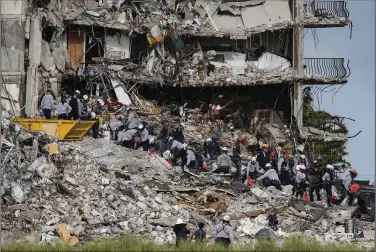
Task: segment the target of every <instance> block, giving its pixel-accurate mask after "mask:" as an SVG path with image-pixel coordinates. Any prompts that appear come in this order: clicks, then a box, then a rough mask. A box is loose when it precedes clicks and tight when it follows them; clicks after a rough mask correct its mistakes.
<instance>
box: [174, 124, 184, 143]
mask: <svg viewBox="0 0 376 252" xmlns="http://www.w3.org/2000/svg"><path fill="white" fill-rule="evenodd" d="M184 128H185V124H184V123H180V125H179V127H177V128H176V129H174V130H173V131H172V137H173V138H174V139H175V140H176V141H179V142H180V143H184V133H183V132H184Z"/></svg>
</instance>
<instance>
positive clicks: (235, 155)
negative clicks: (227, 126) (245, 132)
mask: <svg viewBox="0 0 376 252" xmlns="http://www.w3.org/2000/svg"><path fill="white" fill-rule="evenodd" d="M243 141H244V139H243V137H241V136H239V137H238V138H237V139H236V142H235V144H234V146H233V147H232V161H233V162H234V164H235V167H236V173H235V177H234V180H235V181H240V176H241V170H242V162H241V158H240V143H242V142H243Z"/></svg>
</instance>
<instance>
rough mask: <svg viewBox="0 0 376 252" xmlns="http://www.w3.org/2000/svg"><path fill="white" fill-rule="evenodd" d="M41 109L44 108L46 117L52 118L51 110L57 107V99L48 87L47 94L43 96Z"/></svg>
mask: <svg viewBox="0 0 376 252" xmlns="http://www.w3.org/2000/svg"><path fill="white" fill-rule="evenodd" d="M39 109H40V110H42V112H43V115H44V117H45V118H46V119H51V112H52V110H54V109H55V101H54V97H53V96H52V90H51V89H48V90H47V92H46V94H45V95H44V96H43V98H42V102H41V103H40V107H39Z"/></svg>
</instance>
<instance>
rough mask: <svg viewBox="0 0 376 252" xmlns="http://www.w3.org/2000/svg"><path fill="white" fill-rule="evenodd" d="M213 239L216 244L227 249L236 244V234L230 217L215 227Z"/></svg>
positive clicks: (226, 217) (226, 216) (224, 218)
mask: <svg viewBox="0 0 376 252" xmlns="http://www.w3.org/2000/svg"><path fill="white" fill-rule="evenodd" d="M213 238H214V241H215V243H219V244H222V245H223V246H224V247H226V248H228V247H229V246H230V245H232V244H234V232H233V230H232V226H231V224H230V216H228V215H225V216H224V217H223V220H222V221H221V222H218V223H217V224H216V225H215V228H214V233H213Z"/></svg>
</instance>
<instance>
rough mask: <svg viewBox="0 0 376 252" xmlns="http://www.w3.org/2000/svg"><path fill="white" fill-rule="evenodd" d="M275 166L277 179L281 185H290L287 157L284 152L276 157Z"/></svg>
mask: <svg viewBox="0 0 376 252" xmlns="http://www.w3.org/2000/svg"><path fill="white" fill-rule="evenodd" d="M277 167H278V175H279V179H280V180H281V183H282V185H284V186H285V185H290V184H291V178H290V169H289V167H288V159H287V153H286V152H284V153H283V155H282V156H281V157H280V158H279V159H278V164H277Z"/></svg>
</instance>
